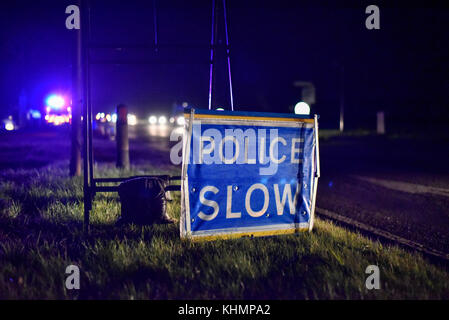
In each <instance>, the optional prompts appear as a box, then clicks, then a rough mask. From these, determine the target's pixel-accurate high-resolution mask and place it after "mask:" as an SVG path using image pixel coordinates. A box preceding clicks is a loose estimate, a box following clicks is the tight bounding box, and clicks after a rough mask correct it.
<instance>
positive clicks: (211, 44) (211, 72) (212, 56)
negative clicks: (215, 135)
mask: <svg viewBox="0 0 449 320" xmlns="http://www.w3.org/2000/svg"><path fill="white" fill-rule="evenodd" d="M214 32H215V0H212V37H211V40H210V69H209V110H210V109H211V108H212V74H213V69H214V46H215V43H214V42H215V40H214Z"/></svg>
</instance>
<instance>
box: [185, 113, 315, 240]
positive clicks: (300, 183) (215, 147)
mask: <svg viewBox="0 0 449 320" xmlns="http://www.w3.org/2000/svg"><path fill="white" fill-rule="evenodd" d="M185 118H186V128H185V138H184V144H183V161H182V183H181V221H180V233H181V237H183V238H186V237H188V238H194V239H215V238H230V237H240V236H267V235H275V234H287V233H295V232H298V231H305V230H309V231H310V230H312V227H313V221H314V212H315V200H316V191H317V183H318V177H319V175H320V169H319V168H320V165H319V148H318V121H317V119H318V117H317V116H316V115H315V116H314V117H309V116H298V115H290V114H280V113H260V112H229V111H209V110H198V109H197V110H194V109H192V110H190V112H189V113H187V114H185Z"/></svg>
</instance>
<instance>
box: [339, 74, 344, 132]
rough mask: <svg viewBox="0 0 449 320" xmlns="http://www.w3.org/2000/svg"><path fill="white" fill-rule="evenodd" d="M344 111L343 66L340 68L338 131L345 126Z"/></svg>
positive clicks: (341, 130)
mask: <svg viewBox="0 0 449 320" xmlns="http://www.w3.org/2000/svg"><path fill="white" fill-rule="evenodd" d="M344 112H345V68H344V67H343V66H341V68H340V132H343V130H344V127H345V120H344Z"/></svg>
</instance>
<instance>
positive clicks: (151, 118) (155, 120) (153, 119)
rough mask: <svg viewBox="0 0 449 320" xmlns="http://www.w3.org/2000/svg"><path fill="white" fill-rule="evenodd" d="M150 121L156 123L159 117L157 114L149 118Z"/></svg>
mask: <svg viewBox="0 0 449 320" xmlns="http://www.w3.org/2000/svg"><path fill="white" fill-rule="evenodd" d="M148 122H149V123H150V124H155V123H156V122H157V118H156V117H155V116H151V117H149V118H148Z"/></svg>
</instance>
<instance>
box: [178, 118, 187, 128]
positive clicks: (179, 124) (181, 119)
mask: <svg viewBox="0 0 449 320" xmlns="http://www.w3.org/2000/svg"><path fill="white" fill-rule="evenodd" d="M176 123H177V124H178V126H183V125H184V124H185V123H186V119H185V118H184V116H180V117H178V119H176Z"/></svg>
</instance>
